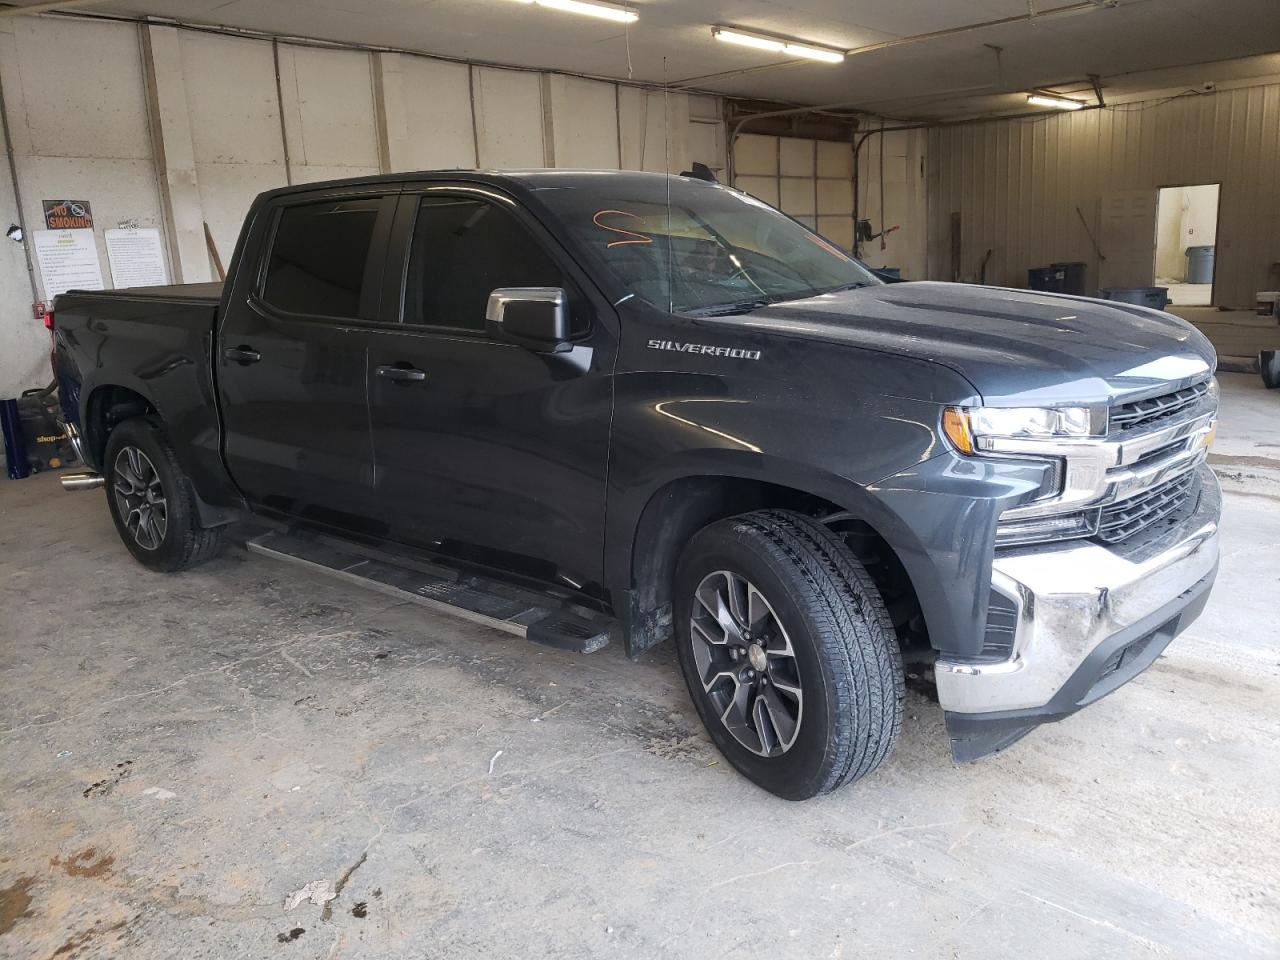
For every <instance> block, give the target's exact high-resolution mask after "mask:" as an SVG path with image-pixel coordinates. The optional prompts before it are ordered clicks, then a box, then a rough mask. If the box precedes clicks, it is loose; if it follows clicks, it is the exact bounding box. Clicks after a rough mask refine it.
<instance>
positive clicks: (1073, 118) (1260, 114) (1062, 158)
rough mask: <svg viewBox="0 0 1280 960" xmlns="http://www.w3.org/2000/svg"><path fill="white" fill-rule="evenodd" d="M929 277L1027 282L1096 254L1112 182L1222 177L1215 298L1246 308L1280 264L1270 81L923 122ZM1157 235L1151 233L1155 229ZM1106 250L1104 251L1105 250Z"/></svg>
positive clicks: (1278, 147)
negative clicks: (955, 251) (1076, 108)
mask: <svg viewBox="0 0 1280 960" xmlns="http://www.w3.org/2000/svg"><path fill="white" fill-rule="evenodd" d="M928 157H929V177H930V190H929V195H930V203H929V275H930V276H931V277H935V278H937V279H950V276H951V215H952V213H953V212H957V211H958V212H959V214H960V225H961V229H960V279H961V280H970V281H971V280H976V279H977V278H978V272H979V265H980V264H981V261H982V258H983V256H984V255H985V253H986V251H987V250H988V249H990V250H991V251H992V255H991V259H990V261H989V263H988V265H987V272H986V280H987V282H988V283H994V284H1000V285H1004V286H1017V287H1021V286H1025V285H1026V280H1027V269H1028V268H1030V267H1036V266H1042V265H1045V264H1048V263H1052V262H1058V261H1072V260H1082V261H1085V262H1086V263H1087V264H1088V265H1089V281H1088V282H1089V284H1090V290H1092V289H1093V288H1094V287H1096V286H1097V280H1098V258H1097V255H1096V254H1095V252H1094V249H1093V245H1092V244H1091V243H1090V241H1089V236H1088V234H1087V233H1086V231H1085V228H1084V226H1083V225H1082V224H1081V222H1080V217H1079V215H1078V214H1077V213H1076V207H1079V208H1080V210H1081V211H1082V212H1083V213H1084V217H1085V219H1086V220H1087V221H1088V223H1089V228H1090V229H1091V230H1092V231H1093V232H1094V235H1095V236H1098V228H1099V202H1100V199H1101V197H1102V196H1103V195H1104V194H1107V193H1111V192H1115V191H1120V190H1144V189H1148V188H1150V189H1151V190H1153V191H1154V190H1156V189H1157V188H1159V187H1162V186H1175V185H1179V184H1190V183H1214V182H1220V183H1221V184H1222V192H1221V201H1220V203H1221V206H1220V211H1219V221H1218V235H1217V275H1216V278H1215V280H1216V286H1215V290H1214V300H1215V303H1216V304H1218V305H1220V306H1227V307H1238V308H1246V307H1249V306H1251V305H1252V304H1253V302H1254V293H1255V292H1256V291H1258V290H1262V289H1270V287H1269V286H1268V284H1271V285H1274V283H1275V281H1276V278H1275V273H1274V270H1275V269H1276V268H1275V267H1274V266H1273V265H1274V264H1275V263H1276V262H1277V261H1280V84H1269V85H1259V86H1251V87H1242V88H1239V89H1234V90H1219V91H1217V92H1215V93H1210V94H1204V95H1199V96H1181V97H1177V98H1174V99H1168V100H1152V101H1145V102H1138V103H1128V104H1122V105H1117V106H1115V107H1111V108H1108V109H1105V110H1089V111H1083V112H1080V113H1061V114H1053V115H1050V116H1048V117H1045V118H1043V119H1040V118H1037V119H1035V120H1011V121H1003V122H991V123H982V124H969V125H965V126H957V127H952V128H949V129H948V128H942V129H935V130H932V131H930V138H929V149H928ZM1153 244H1154V237H1153ZM1105 252H1106V251H1105V249H1104V250H1103V253H1104V254H1105Z"/></svg>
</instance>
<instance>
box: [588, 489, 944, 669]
mask: <svg viewBox="0 0 1280 960" xmlns="http://www.w3.org/2000/svg"><path fill="white" fill-rule="evenodd" d="M791 466H794V465H791ZM753 473H754V471H753ZM824 479H829V480H831V481H834V480H836V479H837V478H820V477H817V478H814V477H811V478H809V481H808V482H797V481H796V478H794V477H792V478H788V479H787V480H786V481H785V482H777V481H775V480H765V479H763V478H761V477H760V476H758V475H752V474H748V473H746V472H733V473H730V472H714V473H713V472H701V473H685V474H682V475H680V476H676V477H672V478H670V479H668V480H667V481H666V482H664V483H662V484H661V485H660V486H658V487H657V488H656V489H655V490H653V491H652V493H651V494H650V495H649V496H648V497H647V499H646V500H645V501H644V503H643V506H641V507H640V508H639V510H638V511H637V513H636V514H635V517H634V520H633V521H632V522H631V523H630V524H629V527H628V529H629V531H630V537H629V539H628V541H627V549H626V550H624V551H622V550H614V551H613V554H614V567H617V568H618V569H613V568H611V572H612V573H613V575H614V580H615V582H618V583H620V584H621V586H620V587H618V588H616V589H614V590H613V591H612V592H613V594H614V596H615V597H617V599H616V600H615V602H614V609H615V613H616V614H617V615H618V617H619V619H620V620H621V621H622V623H623V633H624V639H625V646H626V652H627V655H628V656H630V657H635V656H638V655H639V654H640V653H642V652H643V651H645V650H647V649H649V648H650V647H652V646H655V645H656V644H658V643H660V642H662V641H663V640H666V639H667V638H669V637H670V636H671V635H672V630H673V610H672V603H673V598H674V592H675V591H674V580H675V570H676V564H677V563H678V561H679V558H680V554H681V551H682V550H683V547H684V545H685V544H686V543H687V542H688V541H689V538H690V537H692V536H693V534H694V533H696V532H697V531H698V530H701V529H702V528H703V527H705V526H707V525H709V524H711V523H715V522H716V521H719V520H723V519H726V518H727V517H732V516H737V515H739V514H743V513H749V512H751V511H754V510H761V509H785V510H794V511H795V512H797V513H801V514H804V515H806V516H811V517H818V518H823V519H826V520H828V522H829V523H830V525H831V526H832V528H833V529H834V530H836V532H838V533H840V534H841V535H842V536H843V537H844V538H845V540H846V543H848V544H849V546H850V548H851V549H852V551H853V553H854V555H855V556H856V557H857V558H858V559H859V561H860V562H862V563H863V564H864V566H866V567H867V569H868V572H869V573H871V574H872V577H873V579H875V580H876V582H877V586H880V588H881V592H882V593H884V594H885V602H886V604H887V605H889V606H890V609H891V614H892V615H893V616H894V620H895V627H897V628H898V631H899V641H900V643H902V644H903V646H904V648H912V649H914V648H916V647H919V646H921V645H923V647H924V648H928V646H929V643H928V633H927V630H926V629H925V626H924V620H923V617H922V616H921V613H920V603H919V600H918V598H917V596H916V591H915V586H914V585H913V583H912V581H911V577H910V575H909V574H908V573H907V570H906V567H905V566H904V564H903V561H902V558H901V555H900V554H901V552H902V551H904V550H905V549H910V547H909V545H908V544H904V542H903V540H902V536H901V534H900V535H899V536H897V537H892V536H887V535H886V532H890V531H892V530H893V529H894V525H895V523H896V521H894V520H893V518H892V517H891V515H889V514H888V513H887V511H885V510H884V508H883V507H882V506H881V505H879V504H877V503H876V502H875V500H874V498H873V497H872V496H871V494H869V493H868V492H867V491H865V490H863V489H862V488H860V487H857V486H856V485H852V484H850V483H849V482H848V481H843V482H841V483H839V484H835V483H830V482H824ZM833 486H834V487H837V489H832V487H833Z"/></svg>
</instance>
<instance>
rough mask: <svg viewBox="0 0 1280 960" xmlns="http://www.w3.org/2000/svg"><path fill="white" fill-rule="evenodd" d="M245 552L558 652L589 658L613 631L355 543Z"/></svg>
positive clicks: (295, 543)
mask: <svg viewBox="0 0 1280 960" xmlns="http://www.w3.org/2000/svg"><path fill="white" fill-rule="evenodd" d="M245 546H246V547H248V549H249V550H250V551H251V552H253V553H258V554H262V555H263V556H265V557H273V558H275V559H277V560H285V561H288V562H289V563H295V564H298V565H299V566H303V567H307V568H309V569H311V570H314V571H317V572H319V573H326V574H329V575H330V576H334V577H338V578H340V579H343V580H347V581H349V582H351V583H355V584H359V585H360V586H363V587H368V588H370V589H372V590H377V591H378V592H379V593H384V594H387V595H388V596H392V597H396V598H398V599H402V600H408V601H411V602H413V603H418V604H421V605H422V606H424V607H430V608H432V609H434V610H438V611H439V612H441V613H447V614H451V615H453V616H456V617H461V618H463V619H464V620H471V621H473V622H475V623H482V624H484V625H485V626H488V627H493V628H495V629H497V630H503V631H505V632H507V633H511V634H514V635H515V636H517V637H524V638H526V639H528V640H532V641H533V642H534V643H540V644H543V645H544V646H548V647H555V648H557V649H559V650H573V651H576V652H578V653H594V652H595V651H596V650H599V649H600V648H601V647H603V646H606V645H607V644H608V643H609V640H610V635H611V632H612V630H613V628H614V625H615V622H614V621H613V620H612V619H610V618H609V617H606V616H605V615H604V614H601V613H596V612H595V611H593V610H587V609H585V608H583V607H578V606H574V605H571V604H568V603H560V602H559V601H558V600H556V598H554V597H547V596H544V595H543V594H540V593H536V592H534V591H531V590H522V589H521V588H520V587H515V586H511V585H509V584H505V583H500V582H499V581H497V580H490V579H487V578H484V577H478V576H474V575H471V574H467V573H462V572H460V571H457V570H453V569H450V568H447V567H442V566H437V565H435V564H429V563H419V562H415V561H412V560H407V559H402V558H399V557H391V556H388V555H386V554H383V553H381V552H380V551H377V550H374V549H369V548H362V547H360V546H359V545H357V544H347V543H339V542H334V541H332V540H329V539H328V538H324V539H320V538H313V537H309V536H305V535H301V534H297V533H279V532H275V531H272V532H269V533H264V534H261V535H259V536H257V537H254V538H253V539H251V540H249V541H247V542H246V544H245Z"/></svg>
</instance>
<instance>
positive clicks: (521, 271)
mask: <svg viewBox="0 0 1280 960" xmlns="http://www.w3.org/2000/svg"><path fill="white" fill-rule="evenodd" d="M564 286H565V278H564V274H563V273H562V271H561V270H560V268H559V267H558V266H556V264H555V262H554V261H553V260H552V259H551V258H550V257H549V256H548V255H547V254H546V252H545V251H544V250H543V249H542V247H541V246H540V244H539V243H538V240H537V239H536V238H535V237H534V236H533V235H532V234H531V233H530V232H529V231H528V230H527V229H525V227H524V225H523V224H521V223H520V221H519V220H517V219H516V217H515V216H514V215H513V214H512V213H511V212H510V211H509V210H506V209H504V208H502V207H500V206H498V205H496V204H493V203H489V202H488V201H486V200H476V199H474V198H472V197H449V196H434V197H424V198H423V199H422V201H421V206H420V207H419V209H418V219H417V222H416V224H415V226H414V231H413V248H412V252H411V253H410V255H409V273H408V277H407V278H406V285H405V306H404V320H405V323H421V324H428V325H430V326H438V327H460V328H463V329H467V330H483V329H484V325H485V324H484V313H485V307H486V306H487V305H488V302H489V294H490V293H492V292H493V291H494V290H496V289H497V288H498V287H564Z"/></svg>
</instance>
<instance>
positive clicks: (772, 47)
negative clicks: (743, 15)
mask: <svg viewBox="0 0 1280 960" xmlns="http://www.w3.org/2000/svg"><path fill="white" fill-rule="evenodd" d="M711 35H712V36H713V37H715V38H716V39H717V40H723V41H724V42H725V43H736V44H737V45H738V46H740V47H751V48H752V49H754V50H767V51H768V52H769V53H781V54H784V55H785V56H789V57H803V58H804V59H806V60H820V61H822V62H823V63H840V62H841V61H843V60H844V51H843V50H832V49H830V48H829V47H815V46H814V45H813V44H811V43H801V42H800V41H798V40H784V39H781V38H779V37H766V36H763V35H762V34H758V33H743V32H742V31H741V30H731V29H729V28H728V27H712V28H711Z"/></svg>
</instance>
